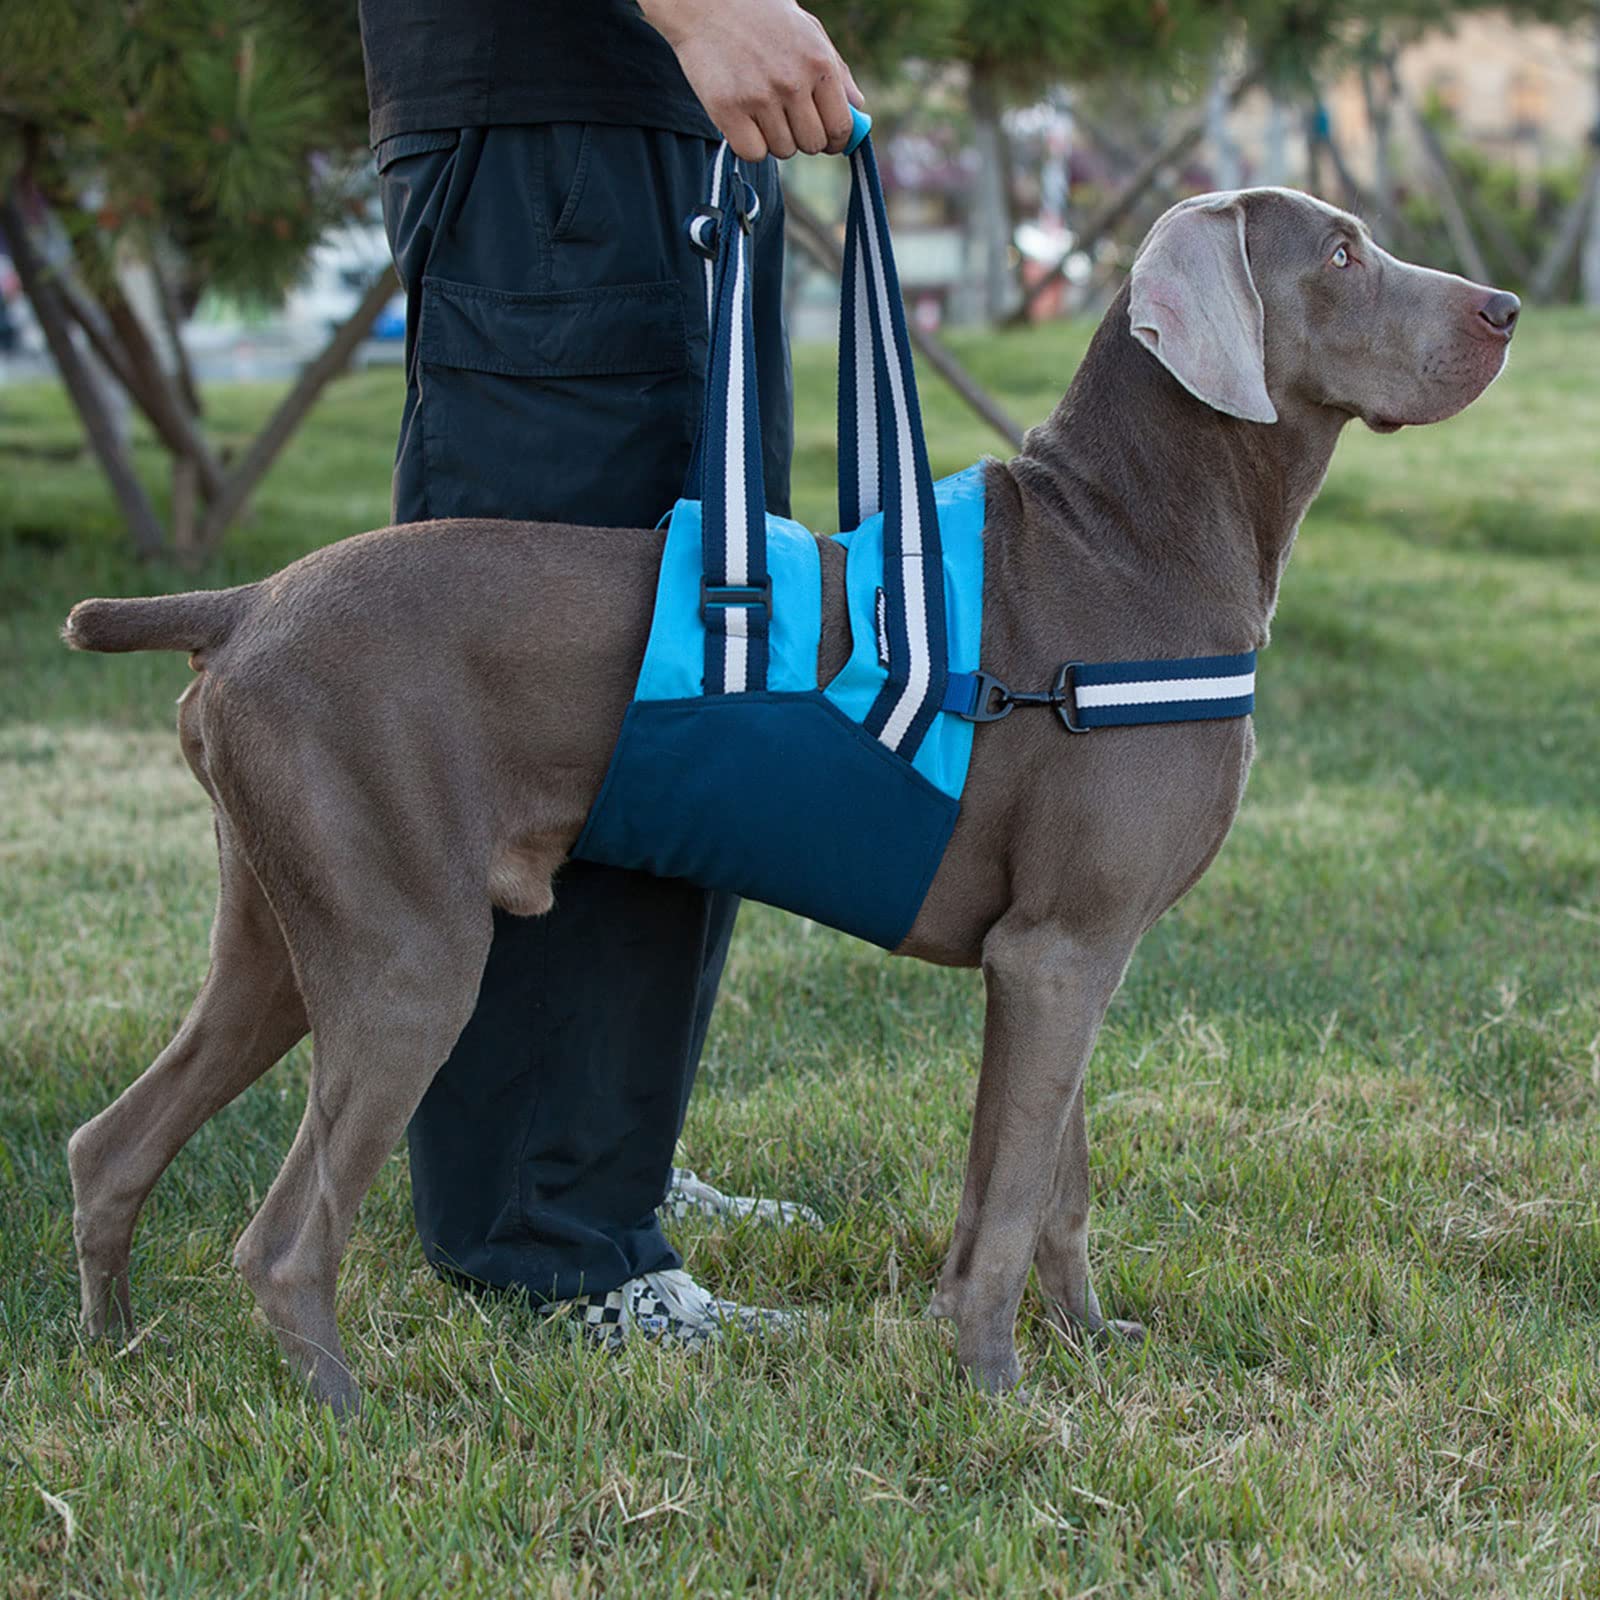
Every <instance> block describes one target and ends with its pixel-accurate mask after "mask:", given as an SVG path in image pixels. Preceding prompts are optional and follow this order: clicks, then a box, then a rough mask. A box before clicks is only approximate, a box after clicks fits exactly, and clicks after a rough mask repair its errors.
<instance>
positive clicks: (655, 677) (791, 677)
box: [634, 500, 977, 700]
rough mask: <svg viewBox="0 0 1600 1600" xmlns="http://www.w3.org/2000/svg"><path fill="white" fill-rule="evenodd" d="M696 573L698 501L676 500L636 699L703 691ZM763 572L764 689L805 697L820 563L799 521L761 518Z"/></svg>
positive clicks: (817, 631) (812, 669) (813, 671)
mask: <svg viewBox="0 0 1600 1600" xmlns="http://www.w3.org/2000/svg"><path fill="white" fill-rule="evenodd" d="M701 570H702V569H701V560H700V502H699V501H698V500H680V501H679V502H678V503H677V505H675V506H674V507H673V508H672V516H671V520H670V521H669V522H668V524H667V546H666V549H665V551H664V552H663V553H662V557H661V579H660V582H659V584H658V585H657V588H656V609H655V616H654V617H653V618H652V620H651V623H650V642H649V644H648V645H647V646H646V647H645V656H644V666H643V667H642V668H641V669H640V672H639V686H638V688H637V689H636V690H635V691H634V698H635V699H638V700H683V699H687V698H689V697H690V696H691V695H697V694H703V693H704V692H705V681H704V680H705V634H704V631H703V630H702V628H701V626H700V575H701ZM767 571H768V572H770V573H771V574H772V631H771V634H770V635H769V639H768V650H769V652H770V655H769V664H768V668H767V688H768V690H769V691H770V692H772V693H775V694H786V693H791V692H792V693H804V692H805V691H807V690H810V689H815V688H816V686H817V642H818V640H819V639H820V638H821V637H822V558H821V556H820V555H818V553H817V541H816V538H815V536H814V535H813V534H812V533H811V532H810V531H809V530H808V529H805V528H802V527H801V526H800V524H799V523H798V522H792V521H790V520H789V518H787V517H775V516H773V515H771V513H768V516H767ZM973 659H974V662H976V659H977V658H976V657H974V658H973Z"/></svg>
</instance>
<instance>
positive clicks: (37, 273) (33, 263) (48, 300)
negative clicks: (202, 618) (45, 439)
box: [0, 192, 166, 560]
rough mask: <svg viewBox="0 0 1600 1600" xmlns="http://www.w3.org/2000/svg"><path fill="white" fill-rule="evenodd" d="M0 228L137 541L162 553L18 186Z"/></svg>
mask: <svg viewBox="0 0 1600 1600" xmlns="http://www.w3.org/2000/svg"><path fill="white" fill-rule="evenodd" d="M0 229H3V230H4V231H5V236H6V242H7V244H9V245H10V247H11V260H12V264H13V265H14V266H15V267H16V269H17V277H18V278H19V279H20V280H21V282H22V290H23V293H24V294H26V295H27V297H28V304H29V305H31V306H32V307H33V313H34V315H35V316H36V317H37V318H38V319H39V326H40V328H41V329H42V330H43V332H44V336H45V341H46V343H47V344H48V345H49V347H50V354H51V356H52V357H53V358H54V360H55V364H56V370H57V371H58V372H59V373H60V374H61V381H62V383H63V385H64V386H65V387H66V391H67V394H68V396H69V397H70V398H71V400H72V404H73V406H74V408H75V409H76V411H77V413H78V417H79V420H80V421H81V422H82V423H83V431H84V433H85V434H86V435H87V437H88V440H89V446H90V448H91V449H92V450H93V451H94V453H95V455H96V457H97V458H98V459H99V462H100V466H101V469H102V470H103V471H104V473H105V475H106V479H107V481H108V482H109V483H110V485H111V491H112V493H113V494H114V495H115V496H116V497H117V503H118V504H119V505H120V506H121V508H122V514H123V517H124V519H125V520H126V522H127V525H128V532H129V534H130V535H131V536H132V538H133V542H134V547H135V548H136V549H137V550H138V552H139V554H140V555H141V556H142V557H144V558H145V559H146V560H148V559H150V558H151V557H154V556H159V555H161V554H162V553H163V552H164V550H165V548H166V536H165V534H164V533H163V531H162V527H161V522H160V519H159V518H158V517H157V516H156V512H155V507H154V506H153V505H152V504H151V503H150V497H149V496H148V495H147V494H146V493H145V492H144V486H143V485H142V484H141V483H140V482H139V479H138V477H137V475H136V474H135V473H134V470H133V462H132V460H131V458H130V457H129V454H128V450H127V446H126V445H125V444H124V443H123V441H122V440H121V439H120V438H119V437H118V436H117V430H116V425H115V424H114V423H113V421H112V419H111V415H110V413H109V412H108V411H107V410H106V406H105V401H104V399H103V397H102V396H101V394H100V391H99V390H98V389H97V388H96V386H95V381H94V378H93V377H92V376H91V375H90V373H89V370H88V368H87V367H85V366H84V364H83V358H82V357H81V356H80V355H79V354H78V351H77V349H76V348H75V347H74V345H73V343H72V333H71V328H70V325H69V319H68V314H67V309H66V305H65V302H64V301H63V299H62V296H61V292H60V289H59V286H58V285H57V283H56V281H55V279H54V276H53V275H52V274H51V272H50V271H49V269H48V268H47V267H46V266H45V264H44V263H43V262H42V261H41V260H40V259H39V256H38V255H37V254H36V253H35V251H34V248H33V241H32V240H31V239H30V238H29V237H28V228H27V224H26V222H25V221H24V220H23V216H22V208H21V206H19V205H18V204H17V199H16V194H15V192H11V193H8V194H7V195H6V197H5V199H4V200H3V201H0Z"/></svg>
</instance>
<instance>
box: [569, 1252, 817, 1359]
mask: <svg viewBox="0 0 1600 1600" xmlns="http://www.w3.org/2000/svg"><path fill="white" fill-rule="evenodd" d="M571 1305H572V1310H573V1313H574V1314H575V1315H576V1316H577V1317H578V1318H579V1319H580V1321H581V1324H582V1327H583V1334H584V1337H585V1338H586V1339H588V1340H589V1341H590V1343H592V1344H596V1345H600V1346H602V1347H603V1348H605V1349H608V1350H620V1349H621V1348H622V1347H623V1345H624V1344H626V1343H627V1341H628V1340H629V1339H630V1338H632V1337H634V1336H638V1337H639V1338H644V1339H659V1340H663V1341H665V1342H668V1343H672V1344H681V1345H696V1346H697V1345H704V1344H708V1343H710V1341H711V1340H713V1339H715V1338H716V1337H717V1336H718V1335H719V1334H721V1333H722V1332H723V1330H724V1329H727V1328H741V1329H743V1330H744V1331H745V1332H746V1333H757V1334H782V1333H791V1332H794V1331H795V1330H796V1329H798V1327H799V1326H800V1320H801V1319H800V1315H799V1313H798V1312H794V1311H767V1310H763V1309H761V1308H759V1307H756V1306H742V1305H739V1304H737V1303H736V1302H734V1301H732V1300H719V1299H717V1298H716V1296H715V1295H713V1294H711V1293H709V1292H708V1291H707V1290H705V1289H702V1288H701V1287H700V1285H699V1284H698V1283H696V1282H695V1281H694V1279H693V1278H691V1277H690V1276H689V1274H688V1273H687V1272H684V1271H683V1270H682V1269H681V1268H672V1269H671V1270H669V1271H666V1272H647V1273H645V1274H644V1275H643V1276H642V1277H638V1278H630V1279H629V1280H628V1281H627V1282H626V1283H625V1284H623V1285H622V1286H621V1287H620V1288H617V1289H613V1290H612V1291H611V1292H610V1293H609V1294H581V1295H579V1296H578V1297H577V1298H576V1299H575V1300H573V1301H572V1302H571Z"/></svg>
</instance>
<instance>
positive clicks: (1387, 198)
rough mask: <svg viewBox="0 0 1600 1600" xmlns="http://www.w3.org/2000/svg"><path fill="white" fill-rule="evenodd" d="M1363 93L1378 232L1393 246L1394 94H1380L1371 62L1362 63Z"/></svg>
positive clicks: (1384, 242) (1382, 239)
mask: <svg viewBox="0 0 1600 1600" xmlns="http://www.w3.org/2000/svg"><path fill="white" fill-rule="evenodd" d="M1390 82H1391V83H1392V82H1393V79H1392V78H1391V79H1390ZM1361 94H1362V98H1363V99H1364V100H1365V101H1366V105H1367V125H1368V126H1369V127H1370V128H1371V129H1372V201H1373V210H1374V211H1375V212H1376V217H1375V220H1376V222H1377V224H1378V227H1377V230H1376V231H1377V233H1378V240H1379V243H1380V244H1387V245H1390V246H1393V244H1394V236H1395V198H1394V138H1393V133H1394V101H1393V98H1392V96H1391V95H1389V94H1381V93H1380V92H1379V90H1378V83H1377V75H1376V73H1374V71H1373V69H1372V65H1371V63H1370V62H1363V63H1362V66H1361Z"/></svg>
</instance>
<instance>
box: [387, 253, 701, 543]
mask: <svg viewBox="0 0 1600 1600" xmlns="http://www.w3.org/2000/svg"><path fill="white" fill-rule="evenodd" d="M418 359H419V365H420V367H421V373H422V406H421V410H422V423H423V442H424V452H425V460H426V467H427V476H428V506H429V510H430V512H431V513H432V515H434V516H438V517H452V516H456V517H460V516H473V517H514V518H525V519H530V520H537V521H552V522H553V521H567V522H578V523H584V524H588V525H590V526H595V527H649V526H653V525H654V523H655V521H656V519H657V518H658V517H659V516H660V515H661V513H662V512H663V511H664V510H666V509H667V507H668V506H669V505H670V504H671V502H672V500H673V499H674V498H675V497H676V495H677V493H678V490H679V488H680V486H681V483H682V478H683V474H684V471H685V469H686V467H687V464H688V455H689V446H690V443H691V440H692V433H693V421H694V419H693V417H692V415H691V411H692V405H693V397H692V386H691V384H690V379H689V365H688V360H689V357H688V340H687V336H686V333H685V330H684V322H683V303H682V296H681V291H680V289H679V286H678V284H677V282H676V281H675V280H668V281H662V282H655V283H638V284H622V285H616V286H610V287H604V288H595V289H577V290H564V291H559V292H551V293H514V292H511V291H508V290H501V289H489V288H485V287H482V286H481V285H477V284H468V283H458V282H454V281H452V280H450V279H446V278H436V277H426V278H424V279H423V282H422V315H421V328H420V332H419V336H418Z"/></svg>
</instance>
